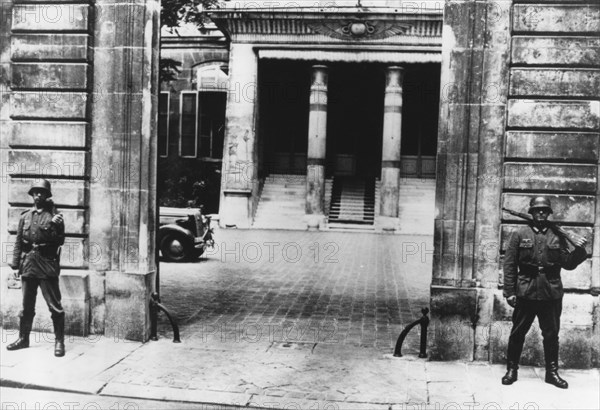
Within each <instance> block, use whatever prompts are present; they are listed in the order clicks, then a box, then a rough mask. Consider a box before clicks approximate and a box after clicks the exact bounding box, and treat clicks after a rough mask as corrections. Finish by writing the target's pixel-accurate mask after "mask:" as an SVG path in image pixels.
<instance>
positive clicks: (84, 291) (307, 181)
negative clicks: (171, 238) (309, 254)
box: [0, 0, 600, 367]
mask: <svg viewBox="0 0 600 410" xmlns="http://www.w3.org/2000/svg"><path fill="white" fill-rule="evenodd" d="M8 5H9V8H10V10H11V12H10V13H4V14H3V23H6V24H2V29H1V30H3V33H2V44H1V46H2V49H1V51H2V54H1V56H2V61H1V63H2V69H3V73H6V75H4V74H3V76H2V87H3V90H4V91H5V92H3V93H2V98H3V104H2V110H1V111H0V121H1V122H0V123H1V124H2V125H3V126H2V128H1V130H2V162H3V164H6V165H5V166H3V180H2V201H1V204H0V212H1V214H2V226H1V227H0V228H1V229H2V232H3V235H4V243H5V244H6V245H5V246H6V247H7V248H6V249H7V251H6V253H8V247H9V246H10V240H11V236H12V235H13V234H14V230H15V227H16V220H17V219H16V218H17V216H18V212H19V210H20V209H21V208H22V207H23V206H26V205H27V203H28V201H27V199H28V198H27V197H26V195H25V192H26V189H25V187H26V186H27V184H28V183H29V182H30V180H31V179H33V178H35V177H38V176H48V175H50V176H51V179H52V180H53V182H54V183H55V185H54V186H55V187H56V188H55V189H56V190H57V193H56V194H55V196H56V198H57V199H60V200H61V201H64V202H62V203H59V204H58V205H59V206H62V207H63V208H64V209H65V218H66V220H67V233H68V234H69V241H70V242H68V243H74V244H76V245H77V247H76V246H75V245H74V246H73V250H74V253H73V255H74V256H73V259H72V261H69V262H64V263H65V264H66V266H67V267H69V268H71V269H69V271H68V274H67V279H66V280H65V281H66V282H67V283H72V285H71V286H72V289H74V291H73V292H72V295H73V297H72V298H70V299H72V303H73V306H74V308H73V311H75V312H78V313H77V315H79V316H78V317H77V318H75V317H74V318H72V320H73V323H75V322H76V320H79V321H80V322H81V323H82V324H81V325H80V326H79V329H80V330H81V332H82V333H86V332H93V333H105V334H116V333H122V334H123V335H124V337H127V338H133V339H141V340H145V339H146V338H147V331H148V320H147V306H148V298H149V293H150V292H151V291H152V289H153V278H154V276H153V275H154V274H153V272H154V264H155V260H154V256H153V255H154V248H155V246H154V243H153V229H154V212H155V209H154V204H153V202H152V200H153V199H154V196H155V195H156V192H157V187H156V159H157V158H159V157H161V156H162V157H164V158H170V157H173V158H182V159H189V160H194V161H198V162H201V163H203V164H212V165H211V166H212V169H213V170H214V169H215V167H216V168H220V177H221V178H220V183H219V185H220V186H219V189H218V192H219V193H218V195H219V203H218V209H219V215H220V224H221V225H222V226H224V227H238V228H249V227H252V226H253V224H254V222H255V216H256V211H257V204H258V200H259V198H260V195H261V192H262V189H263V186H264V183H265V180H268V177H269V176H270V175H298V176H300V177H301V181H302V184H304V187H305V188H304V191H303V193H302V195H301V198H299V206H300V207H301V210H302V212H300V213H299V214H298V217H299V218H300V219H299V223H300V224H302V226H303V227H304V229H306V228H311V229H323V228H326V227H327V224H328V219H327V216H328V215H327V214H328V210H329V206H330V204H329V200H328V196H329V195H330V194H329V189H332V188H331V185H330V183H331V182H330V181H331V180H333V181H334V182H333V184H334V185H335V181H336V180H338V181H348V180H352V179H354V180H357V179H361V180H362V181H367V180H369V181H373V184H375V185H376V186H377V189H374V192H376V194H375V196H376V198H375V200H374V202H375V204H376V205H375V207H374V208H375V209H374V219H373V221H372V222H371V223H372V224H374V225H375V226H378V227H381V228H382V229H386V230H387V231H392V230H394V229H395V228H396V227H398V225H399V224H400V223H401V221H399V219H398V207H399V204H401V201H402V198H401V197H400V195H399V180H400V178H401V176H402V175H412V176H419V177H435V180H436V214H435V229H434V241H435V251H434V268H433V279H432V285H431V295H432V297H431V310H432V319H433V320H432V325H431V327H430V332H431V335H430V352H431V357H432V358H434V359H439V360H453V359H463V360H464V359H466V360H472V359H475V360H492V361H502V360H504V354H505V351H506V349H505V343H506V342H507V340H508V333H507V331H508V330H509V329H510V317H509V309H508V307H507V305H506V304H505V302H504V300H503V298H502V294H501V288H500V287H501V283H502V273H501V266H502V254H503V249H504V244H505V241H506V238H507V233H508V232H509V231H510V229H512V228H514V227H515V226H516V225H518V224H519V223H520V221H518V220H516V219H514V218H512V217H511V216H509V215H506V214H503V213H502V211H501V208H502V207H508V208H513V209H516V210H523V209H524V208H525V207H526V204H527V203H528V198H529V197H530V196H531V195H538V194H545V195H550V196H551V199H552V201H553V204H554V208H555V209H554V210H555V213H554V219H555V220H557V221H559V222H561V223H563V224H564V225H565V229H567V230H571V231H574V232H577V233H578V234H580V235H583V236H585V237H587V238H588V241H589V245H588V253H589V255H590V258H589V259H588V260H587V261H586V262H585V263H584V264H582V265H581V266H580V267H579V268H578V269H577V270H576V271H575V272H573V273H569V274H567V275H564V278H565V288H566V290H567V295H566V296H565V307H564V314H563V332H562V339H561V346H562V351H563V360H564V361H565V365H567V366H573V367H587V366H590V365H591V366H598V364H599V362H600V357H599V351H598V346H599V345H600V330H599V327H598V317H599V316H600V304H599V301H598V293H599V291H600V256H599V255H600V203H599V200H598V199H599V194H600V190H599V186H598V178H599V169H600V101H599V96H600V70H598V68H597V67H598V65H599V63H600V40H599V39H598V36H597V33H598V32H599V31H600V8H599V7H598V4H597V3H596V2H593V1H589V2H586V1H582V2H577V3H573V2H566V1H565V2H564V3H561V2H556V1H552V2H550V1H548V2H546V1H543V0H537V1H526V0H518V1H512V0H505V1H504V0H500V1H484V0H481V1H475V0H457V1H448V2H446V3H444V4H443V5H441V4H439V6H436V4H435V3H431V4H427V5H426V6H425V5H423V4H422V3H418V4H417V3H412V2H400V1H380V2H375V1H372V2H369V1H362V2H358V4H356V2H354V1H352V2H337V3H335V4H333V3H331V2H328V3H327V4H326V3H325V2H319V4H316V5H313V6H312V7H298V5H295V4H294V5H288V7H274V6H273V5H272V4H271V5H269V6H265V5H263V6H261V5H260V4H258V3H257V2H226V3H225V4H224V6H225V7H224V8H222V9H219V10H215V11H214V12H212V13H211V14H210V17H211V19H212V20H213V21H214V23H215V24H216V26H217V27H218V28H219V30H220V32H221V33H222V36H220V35H214V36H212V35H208V34H205V35H201V36H198V37H197V38H192V39H191V40H185V41H189V43H188V44H184V41H181V40H169V39H164V40H163V45H162V54H163V57H165V56H168V57H171V58H173V59H174V60H179V61H182V62H183V67H182V68H183V72H182V74H181V75H180V77H179V78H182V79H183V80H180V81H174V82H170V83H168V84H166V85H163V86H162V89H161V90H160V91H162V92H159V89H158V80H157V73H156V66H157V61H158V53H157V50H158V25H157V20H156V19H157V17H156V11H157V7H158V6H157V4H156V3H155V2H151V1H140V2H134V3H131V4H130V3H128V4H119V3H114V2H106V3H104V2H101V1H97V2H94V3H81V4H68V5H62V4H59V3H54V2H52V1H50V0H49V1H47V2H39V3H38V2H36V3H35V4H30V3H27V2H24V3H20V2H15V3H14V4H13V3H8ZM134 9H135V10H134ZM57 10H59V11H60V15H61V16H69V15H70V16H73V17H64V18H63V19H62V20H61V19H60V18H59V19H57V17H56V16H57V15H58V14H57ZM52 11H53V12H54V14H52V15H50V14H49V13H50V12H52ZM36 13H37V14H36ZM44 13H45V14H44ZM115 13H116V14H115ZM118 13H125V14H123V15H127V16H130V18H129V19H118V18H116V17H118V16H117V14H118ZM36 16H41V18H37V19H36V18H35V17H36ZM48 16H51V17H48ZM52 16H54V17H52ZM55 20H56V21H55ZM49 45H51V46H49ZM125 50H127V51H125ZM106 67H115V72H117V73H120V75H118V76H115V75H113V74H114V73H113V72H112V71H110V70H107V68H106ZM138 73H143V75H138ZM40 95H41V96H46V97H47V96H52V100H51V101H50V100H48V99H47V98H46V99H44V98H41V99H40V98H39V96H40ZM67 97H68V98H69V99H70V100H68V101H64V99H65V98H67ZM74 98H78V99H79V100H77V101H80V103H76V104H73V99H74ZM223 111H224V115H223V114H222V112H223ZM124 112H125V113H128V114H127V115H125V116H124V115H123V114H122V113H124ZM125 117H126V119H123V118H125ZM120 119H123V120H120ZM157 119H158V121H159V124H160V126H158V127H157V126H156V121H157ZM432 147H434V152H431V149H432ZM72 163H75V164H81V166H80V167H79V168H78V170H77V171H76V172H71V171H72V170H74V168H75V167H74V166H71V167H70V168H69V172H71V173H68V172H67V167H66V164H72ZM49 164H55V165H49ZM433 164H435V166H433ZM365 186H366V182H365ZM334 188H335V186H334ZM106 198H109V199H110V201H106ZM99 204H102V206H99ZM107 204H109V205H107ZM139 204H144V206H143V207H139ZM146 204H147V205H146ZM354 222H356V221H354ZM94 252H96V253H94ZM3 254H5V252H4V251H3ZM5 260H6V259H5ZM5 260H3V264H4V263H5ZM2 271H3V274H6V272H7V269H6V268H3V270H2ZM3 292H4V294H3V296H6V297H3V298H2V299H3V302H2V303H3V309H2V310H3V324H5V325H10V323H12V321H13V318H14V313H15V312H14V310H11V308H9V305H8V304H7V303H5V301H6V300H9V299H11V298H12V299H14V298H15V291H14V290H11V289H6V288H5V287H3ZM82 295H84V296H82ZM7 298H8V299H7ZM68 299H69V298H68ZM130 309H134V310H135V312H136V315H131V314H130V312H129V310H130ZM121 318H127V320H122V321H121ZM117 322H118V323H119V326H117V325H116V324H115V323H117ZM531 339H532V340H530V342H529V343H530V344H529V346H528V347H526V353H525V357H524V361H525V362H530V363H536V362H539V361H540V360H541V357H542V356H541V355H540V348H539V346H538V344H537V340H535V337H534V338H531ZM564 353H566V354H564Z"/></svg>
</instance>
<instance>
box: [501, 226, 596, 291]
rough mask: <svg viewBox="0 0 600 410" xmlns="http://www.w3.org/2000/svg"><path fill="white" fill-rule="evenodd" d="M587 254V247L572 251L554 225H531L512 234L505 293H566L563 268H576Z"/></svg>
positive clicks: (508, 252)
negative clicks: (562, 276) (562, 273)
mask: <svg viewBox="0 0 600 410" xmlns="http://www.w3.org/2000/svg"><path fill="white" fill-rule="evenodd" d="M586 258H587V253H586V251H585V249H584V248H579V247H576V248H575V250H574V251H572V252H570V251H569V248H568V245H567V243H566V242H565V240H564V239H562V238H559V237H558V236H557V235H556V234H555V233H554V232H553V231H552V230H551V229H548V228H543V229H538V228H537V227H535V226H533V225H531V226H527V227H524V228H522V229H519V230H517V231H515V232H513V234H512V235H511V237H510V240H509V242H508V247H507V249H506V254H505V255H504V296H505V297H510V296H513V295H516V296H517V297H518V298H524V299H529V300H556V299H560V298H562V297H563V295H564V292H563V285H562V280H561V277H560V271H561V269H566V270H573V269H575V268H576V267H577V266H578V265H579V264H580V263H581V262H583V261H584V260H585V259H586Z"/></svg>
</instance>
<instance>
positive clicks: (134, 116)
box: [89, 0, 160, 340]
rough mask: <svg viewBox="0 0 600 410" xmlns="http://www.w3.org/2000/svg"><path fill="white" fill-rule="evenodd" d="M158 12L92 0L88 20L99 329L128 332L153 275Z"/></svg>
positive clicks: (148, 2) (153, 0)
mask: <svg viewBox="0 0 600 410" xmlns="http://www.w3.org/2000/svg"><path fill="white" fill-rule="evenodd" d="M159 15H160V2H159V1H157V0H137V1H134V2H124V3H122V2H114V1H112V0H98V1H96V8H95V19H94V20H93V28H92V29H93V34H94V43H93V44H94V47H93V54H94V65H93V85H92V95H91V101H90V103H91V104H90V110H91V116H90V117H91V119H92V121H91V138H90V140H91V146H90V151H91V168H90V202H89V213H90V217H89V218H90V222H89V226H90V237H89V241H90V247H93V248H94V249H92V248H90V256H92V255H93V256H94V258H93V259H92V258H90V261H89V268H90V270H92V271H95V272H97V273H98V274H100V275H102V274H104V283H103V286H104V292H105V311H104V313H105V315H106V316H105V321H104V323H105V328H104V333H105V334H106V335H108V336H114V337H119V338H126V339H134V340H147V339H148V336H149V328H150V323H149V314H148V313H149V310H148V308H149V296H150V294H151V293H152V291H153V289H154V286H155V275H156V261H155V255H154V250H155V226H156V221H155V219H156V217H155V216H156V205H155V203H156V157H157V151H156V145H157V144H156V118H157V107H158V55H159V26H160V21H159ZM108 68H110V69H108ZM98 285H100V284H99V283H98ZM94 290H95V289H92V291H94ZM98 293H100V292H98ZM92 297H94V295H92Z"/></svg>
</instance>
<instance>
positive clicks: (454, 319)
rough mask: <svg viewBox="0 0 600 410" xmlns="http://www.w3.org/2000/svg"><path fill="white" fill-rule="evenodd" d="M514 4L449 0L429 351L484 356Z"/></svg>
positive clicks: (445, 356) (436, 355) (495, 265)
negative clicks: (512, 7)
mask: <svg viewBox="0 0 600 410" xmlns="http://www.w3.org/2000/svg"><path fill="white" fill-rule="evenodd" d="M510 10H511V1H509V0H507V1H504V0H499V1H497V2H473V1H470V0H457V1H452V2H447V3H446V5H445V10H444V29H443V30H444V33H443V35H442V66H441V95H440V121H439V130H438V157H437V171H436V172H437V175H436V179H437V187H436V217H435V218H436V219H435V231H434V247H435V251H434V256H433V278H432V289H431V316H432V318H431V319H432V321H431V324H430V329H431V330H430V334H431V335H432V337H431V338H430V339H429V340H430V357H431V358H433V359H434V360H472V359H474V358H475V359H483V360H487V358H488V355H489V340H490V338H491V336H490V323H491V320H492V314H493V312H492V308H493V306H494V293H495V292H497V290H496V289H497V286H498V269H499V260H498V257H499V246H498V241H499V238H500V210H499V204H500V202H501V192H502V166H503V158H502V154H501V153H502V144H503V136H504V132H505V122H506V114H505V112H506V101H507V96H508V63H509V47H510V30H509V22H510Z"/></svg>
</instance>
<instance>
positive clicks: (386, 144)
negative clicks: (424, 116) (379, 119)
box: [380, 66, 404, 218]
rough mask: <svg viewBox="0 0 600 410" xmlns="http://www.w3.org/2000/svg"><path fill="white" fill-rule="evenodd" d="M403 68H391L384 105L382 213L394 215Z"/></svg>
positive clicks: (398, 186)
mask: <svg viewBox="0 0 600 410" xmlns="http://www.w3.org/2000/svg"><path fill="white" fill-rule="evenodd" d="M403 71H404V70H403V68H402V67H396V66H394V67H388V69H387V71H386V87H385V102H384V108H383V144H382V145H383V152H382V155H381V194H380V195H381V207H380V208H381V209H380V215H381V216H384V217H392V218H396V217H398V200H399V189H400V144H401V141H402V80H403Z"/></svg>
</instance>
